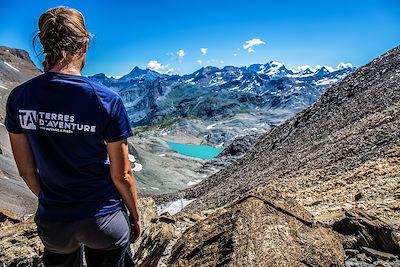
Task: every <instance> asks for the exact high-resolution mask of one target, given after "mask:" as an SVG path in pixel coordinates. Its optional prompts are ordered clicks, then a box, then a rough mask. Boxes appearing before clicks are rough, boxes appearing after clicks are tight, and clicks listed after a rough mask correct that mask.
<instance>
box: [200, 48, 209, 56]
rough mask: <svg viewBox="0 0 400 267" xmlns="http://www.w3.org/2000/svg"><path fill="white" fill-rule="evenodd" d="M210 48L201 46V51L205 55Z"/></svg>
mask: <svg viewBox="0 0 400 267" xmlns="http://www.w3.org/2000/svg"><path fill="white" fill-rule="evenodd" d="M207 50H208V48H200V51H201V53H202V54H203V55H205V54H207Z"/></svg>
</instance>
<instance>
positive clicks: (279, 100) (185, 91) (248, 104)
mask: <svg viewBox="0 0 400 267" xmlns="http://www.w3.org/2000/svg"><path fill="white" fill-rule="evenodd" d="M354 70H355V68H354V67H352V66H351V65H345V64H341V65H339V66H338V68H336V69H333V68H327V67H319V68H317V69H313V70H312V69H311V68H303V69H302V70H301V71H297V72H295V71H293V70H290V69H288V68H286V67H285V65H284V64H282V63H279V62H276V61H271V62H269V63H265V64H253V65H250V66H248V67H234V66H225V67H223V68H217V67H213V66H207V67H203V68H200V69H199V70H197V71H195V72H193V73H191V74H185V75H167V74H161V73H158V72H156V71H153V70H150V69H140V68H138V67H135V68H133V69H132V71H131V72H130V73H128V74H126V75H124V76H122V77H121V78H114V77H108V76H106V75H105V74H103V73H100V74H96V75H93V76H90V78H91V79H93V80H95V81H97V82H100V83H102V84H104V85H106V86H108V87H110V88H112V89H113V90H115V91H116V92H118V93H119V94H120V95H121V97H122V99H123V100H124V103H125V106H126V108H127V111H128V114H129V117H130V121H131V123H132V126H138V125H150V124H155V123H158V122H161V121H164V120H168V119H171V118H176V117H198V118H200V119H202V120H219V119H221V118H226V117H229V116H232V115H234V114H238V113H251V112H263V111H267V110H271V109H287V110H302V109H304V108H306V107H308V106H309V105H311V104H312V103H314V102H315V100H316V99H318V97H319V96H320V95H321V94H322V93H323V92H324V91H325V90H326V88H327V87H328V86H329V85H331V84H332V83H335V82H337V81H338V80H340V79H342V78H343V77H344V76H346V75H347V74H349V73H351V72H353V71H354Z"/></svg>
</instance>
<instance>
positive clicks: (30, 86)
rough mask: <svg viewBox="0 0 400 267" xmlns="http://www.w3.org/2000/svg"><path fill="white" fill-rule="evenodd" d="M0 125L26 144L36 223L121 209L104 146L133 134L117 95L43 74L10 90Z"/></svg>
mask: <svg viewBox="0 0 400 267" xmlns="http://www.w3.org/2000/svg"><path fill="white" fill-rule="evenodd" d="M4 123H5V126H6V128H7V130H8V131H9V132H11V133H24V134H25V135H26V136H27V138H28V140H29V143H30V145H31V148H32V151H33V155H34V157H35V162H36V166H37V171H38V175H39V180H40V186H41V190H42V191H41V193H40V194H39V206H38V210H37V213H36V216H37V217H38V218H43V219H47V220H58V221H68V220H76V219H82V218H88V217H93V216H99V215H104V214H108V213H111V212H114V211H117V210H120V209H123V207H124V205H123V201H122V199H121V195H120V194H119V193H118V191H117V189H116V187H115V186H114V184H113V182H112V179H111V175H110V162H109V160H108V157H107V147H106V142H107V143H108V142H114V141H118V140H122V139H125V138H127V137H129V136H132V135H133V133H132V129H131V127H130V124H129V119H128V116H127V113H126V110H125V107H124V105H123V103H122V99H121V97H120V96H119V95H118V94H117V93H115V92H114V91H112V90H111V89H109V88H107V87H105V86H104V85H101V84H99V83H96V82H93V81H91V80H90V79H89V78H87V77H84V76H78V75H71V74H62V73H57V72H46V73H44V74H41V75H39V76H37V77H35V78H33V79H31V80H29V81H27V82H25V83H23V84H21V85H19V86H18V87H16V88H14V89H13V90H12V92H11V93H10V95H9V97H8V100H7V105H6V117H5V122H4Z"/></svg>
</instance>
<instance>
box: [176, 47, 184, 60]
mask: <svg viewBox="0 0 400 267" xmlns="http://www.w3.org/2000/svg"><path fill="white" fill-rule="evenodd" d="M176 54H177V55H178V57H180V58H183V57H184V56H185V51H184V50H183V49H179V50H178V52H176Z"/></svg>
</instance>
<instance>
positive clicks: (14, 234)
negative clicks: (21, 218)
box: [0, 220, 43, 267]
mask: <svg viewBox="0 0 400 267" xmlns="http://www.w3.org/2000/svg"><path fill="white" fill-rule="evenodd" d="M42 252H43V245H42V243H41V241H40V239H39V237H38V235H37V233H36V225H35V223H34V222H33V221H32V220H28V221H25V222H20V223H16V224H14V225H8V226H4V227H1V228H0V266H24V267H30V266H43V265H42V263H41V254H42Z"/></svg>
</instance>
